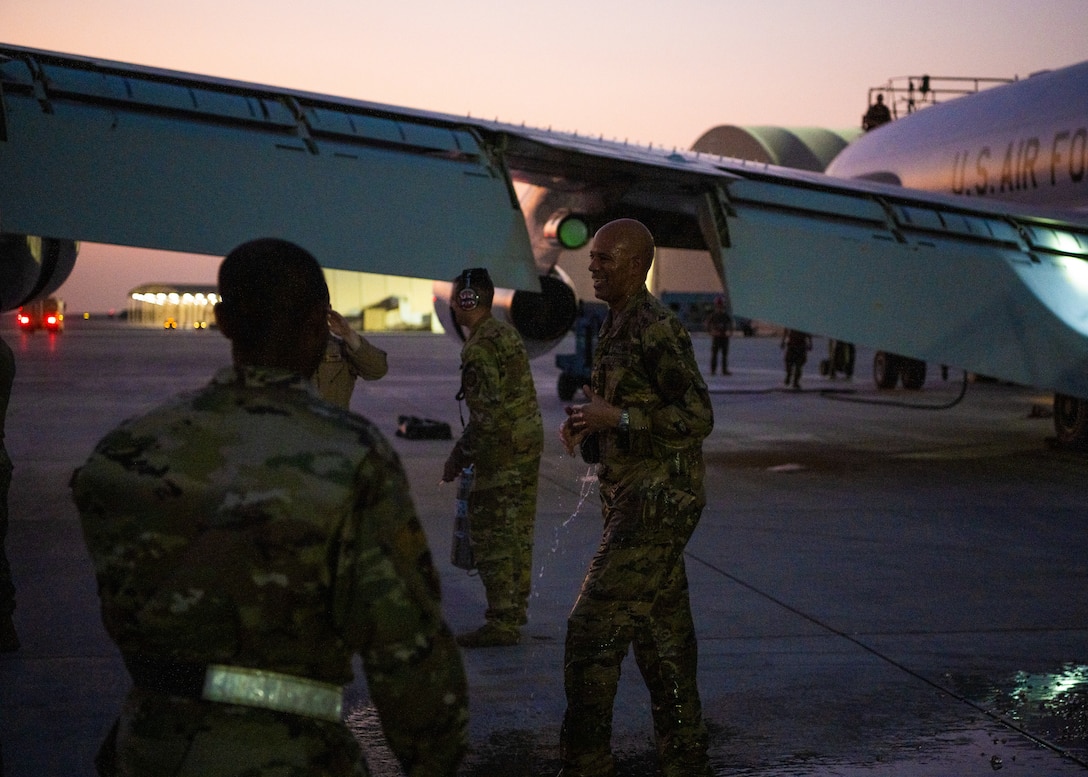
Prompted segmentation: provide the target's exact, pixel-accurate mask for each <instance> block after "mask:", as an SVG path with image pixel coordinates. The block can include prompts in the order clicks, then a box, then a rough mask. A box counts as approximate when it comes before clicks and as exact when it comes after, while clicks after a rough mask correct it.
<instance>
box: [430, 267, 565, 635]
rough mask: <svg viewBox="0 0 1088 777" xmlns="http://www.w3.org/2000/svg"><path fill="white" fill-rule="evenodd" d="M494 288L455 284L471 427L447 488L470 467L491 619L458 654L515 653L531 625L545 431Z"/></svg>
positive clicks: (463, 279)
mask: <svg viewBox="0 0 1088 777" xmlns="http://www.w3.org/2000/svg"><path fill="white" fill-rule="evenodd" d="M494 297H495V286H494V284H493V283H492V281H491V277H490V275H489V274H488V272H487V270H486V269H484V268H474V269H468V270H465V271H464V272H462V273H461V274H460V275H459V276H458V277H457V278H456V279H455V280H454V282H453V297H452V300H453V301H452V305H451V307H452V310H453V315H454V319H455V320H456V322H457V324H458V325H459V326H462V327H465V328H466V329H468V331H469V335H468V338H467V339H466V340H465V344H464V346H463V347H462V348H461V392H460V394H458V398H461V397H463V398H464V400H465V404H466V405H468V412H469V420H468V424H467V425H466V426H465V428H464V431H463V432H462V433H461V437H460V439H458V440H457V442H456V444H454V446H453V450H452V451H451V452H450V455H449V457H448V458H447V459H446V463H445V466H444V467H443V470H442V481H443V482H444V483H449V482H451V481H453V480H454V479H455V478H457V477H458V476H459V475H461V473H462V471H463V470H464V469H465V468H466V467H469V466H472V467H473V477H474V484H473V489H472V492H471V494H470V495H469V498H468V514H469V534H470V536H471V543H472V551H473V556H474V558H475V561H476V570H477V572H478V573H479V575H480V582H482V583H483V585H484V594H485V596H486V598H487V610H486V612H485V613H484V624H483V625H482V626H481V627H479V628H478V629H476V630H475V631H471V632H468V633H466V634H460V635H458V637H457V642H458V644H459V645H461V646H462V647H497V646H505V645H516V644H517V643H518V642H519V641H520V639H521V627H522V626H523V625H524V624H525V623H527V622H528V615H527V613H528V608H529V594H530V592H531V579H532V563H533V525H534V523H535V520H536V496H537V479H538V477H539V470H540V456H541V453H542V452H543V450H544V426H543V422H542V420H541V417H540V408H539V407H538V405H537V399H536V387H535V386H534V384H533V374H532V372H531V370H530V369H529V356H528V353H527V352H526V350H525V343H524V342H523V341H522V339H521V335H519V334H518V332H517V330H516V329H514V328H513V327H512V326H510V325H509V324H506V323H504V322H502V321H499V320H498V319H497V318H495V317H494V316H493V315H492V314H491V305H492V302H493V300H494Z"/></svg>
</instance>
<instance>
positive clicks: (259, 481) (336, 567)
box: [72, 367, 467, 777]
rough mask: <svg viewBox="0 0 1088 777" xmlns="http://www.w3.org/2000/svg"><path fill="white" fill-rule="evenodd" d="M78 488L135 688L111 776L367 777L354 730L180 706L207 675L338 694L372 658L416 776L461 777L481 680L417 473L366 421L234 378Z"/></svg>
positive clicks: (103, 464) (254, 371)
mask: <svg viewBox="0 0 1088 777" xmlns="http://www.w3.org/2000/svg"><path fill="white" fill-rule="evenodd" d="M72 486H73V496H74V499H75V501H76V504H77V506H78V507H79V511H80V515H81V520H82V524H83V531H84V537H85V539H86V542H87V546H88V548H89V550H90V553H91V557H92V560H93V562H94V567H95V574H96V577H97V579H98V586H99V596H100V598H101V601H102V617H103V621H104V623H105V626H106V630H107V631H108V632H109V634H110V637H111V638H112V639H113V640H114V642H116V643H117V646H118V647H119V648H120V650H121V654H122V656H123V657H124V659H125V663H126V666H127V667H128V668H129V671H130V673H132V674H133V675H134V683H135V687H134V688H133V690H132V691H131V692H130V693H129V695H128V698H127V699H126V700H125V703H124V706H123V709H122V712H121V716H120V719H119V725H118V726H117V727H116V729H115V732H116V735H115V737H114V738H113V741H112V742H111V741H110V740H107V743H106V745H105V746H104V747H103V750H102V752H101V753H100V764H102V765H101V766H100V768H102V769H103V770H104V771H105V773H112V772H111V771H110V769H111V768H117V770H118V773H121V774H128V775H155V777H162V776H163V775H200V776H201V777H211V776H213V775H224V776H226V775H231V776H232V777H234V776H236V775H243V774H244V775H247V776H248V775H252V776H253V777H257V776H258V775H266V774H267V775H272V774H275V775H292V776H301V775H314V776H315V777H316V775H349V774H350V775H366V774H367V773H368V772H367V769H366V766H365V765H364V764H363V763H362V760H361V757H360V751H359V746H358V744H357V742H356V741H355V739H354V737H353V736H352V734H351V732H350V731H349V730H348V729H347V728H346V727H345V726H344V725H343V724H342V723H340V722H328V721H324V720H320V719H317V718H314V717H306V716H302V715H294V714H288V713H284V712H277V711H271V710H267V709H261V708H258V707H252V706H240V705H235V704H224V703H218V702H212V701H206V700H204V699H202V698H200V694H199V692H198V693H196V694H190V693H186V692H182V691H179V690H178V689H177V688H175V687H174V686H176V685H179V684H180V683H181V678H178V677H175V675H178V674H180V673H184V672H185V671H187V669H186V668H187V667H191V666H197V667H201V668H202V667H203V666H204V665H207V664H210V663H218V664H229V665H231V666H235V667H254V668H261V669H266V670H271V671H276V672H282V673H286V674H289V675H294V676H296V677H304V678H311V679H313V680H318V681H322V682H325V683H330V684H333V685H334V686H338V685H343V684H344V683H347V682H350V681H351V680H352V677H353V675H352V667H351V661H352V656H353V654H355V653H358V654H359V655H360V656H361V658H362V663H363V667H364V670H365V673H366V678H367V683H368V687H369V691H370V696H371V698H372V700H373V702H374V704H375V706H376V708H377V710H378V713H379V715H380V717H381V720H382V726H383V730H384V732H385V735H386V737H387V739H388V741H389V744H390V746H391V747H392V749H393V751H394V752H395V753H396V755H397V756H398V757H399V759H400V761H401V763H402V764H403V766H404V768H405V772H406V773H407V774H409V775H413V776H415V775H452V774H453V773H454V772H455V771H456V768H457V764H458V763H459V761H460V759H461V757H462V754H463V751H464V748H465V736H466V724H467V702H466V689H465V677H464V670H463V667H462V664H461V660H460V656H459V654H458V652H457V647H456V644H455V643H454V641H453V637H452V635H451V634H450V632H449V630H448V628H447V627H446V625H445V623H444V622H443V620H442V615H441V612H440V606H439V583H438V576H437V574H436V573H435V569H434V567H433V565H432V562H431V557H430V552H429V550H428V548H427V544H426V539H425V537H424V535H423V532H422V528H421V527H420V524H419V522H418V519H417V517H416V515H415V509H414V507H413V505H412V502H411V498H410V496H409V492H408V483H407V481H406V479H405V476H404V472H403V469H402V468H401V465H400V462H399V460H398V459H397V457H396V454H395V453H394V452H393V451H392V449H391V448H390V447H389V445H388V443H387V442H386V441H385V440H384V439H383V438H382V436H381V435H380V433H379V432H378V431H377V429H376V428H375V427H374V426H373V425H372V424H371V423H370V422H369V421H367V420H365V419H363V418H361V417H359V416H356V415H353V414H351V413H348V412H345V411H343V410H341V409H340V408H337V407H335V406H333V405H331V404H329V403H327V402H324V401H323V400H321V399H320V397H319V396H318V394H317V392H316V389H315V388H314V387H313V385H312V384H311V383H310V382H308V381H306V380H304V379H303V378H302V377H301V376H299V375H295V374H292V373H289V372H285V371H282V370H275V369H270V368H258V367H245V368H242V369H236V368H227V369H225V370H223V371H221V372H220V373H219V374H217V375H216V376H215V379H214V380H213V381H212V383H211V385H210V386H208V387H207V388H205V389H203V390H201V391H198V392H194V393H192V394H188V395H184V396H181V397H178V398H177V399H175V400H174V401H172V402H170V403H168V404H166V405H164V406H162V407H161V408H159V409H157V410H155V411H153V412H151V413H150V414H148V415H147V416H144V417H143V418H139V419H136V420H132V421H128V422H126V423H124V424H122V425H121V426H120V427H119V428H118V429H116V430H115V431H113V432H111V433H110V434H109V435H107V436H106V437H105V438H104V439H103V440H102V441H101V442H100V443H99V444H98V447H97V448H96V449H95V452H94V453H93V454H92V455H91V457H90V459H88V461H87V463H86V464H85V465H84V466H83V467H82V468H81V469H79V470H77V471H76V473H75V475H74V476H73V480H72ZM114 745H115V747H116V754H115V757H116V766H115V767H113V766H111V764H110V763H109V761H110V760H111V759H112V758H113V754H111V752H110V749H111V747H112V746H114Z"/></svg>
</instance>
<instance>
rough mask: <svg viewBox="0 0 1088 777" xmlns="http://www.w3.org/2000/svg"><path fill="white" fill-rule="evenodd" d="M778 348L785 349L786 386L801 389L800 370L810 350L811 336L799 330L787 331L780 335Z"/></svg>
mask: <svg viewBox="0 0 1088 777" xmlns="http://www.w3.org/2000/svg"><path fill="white" fill-rule="evenodd" d="M779 347H780V348H785V349H786V385H787V386H793V387H794V388H795V389H799V388H801V370H802V369H803V368H804V366H805V361H807V360H808V352H809V351H811V350H812V335H810V334H809V333H808V332H802V331H801V330H799V329H787V330H786V331H785V332H783V333H782V342H781V343H779Z"/></svg>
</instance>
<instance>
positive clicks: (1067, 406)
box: [1054, 394, 1088, 450]
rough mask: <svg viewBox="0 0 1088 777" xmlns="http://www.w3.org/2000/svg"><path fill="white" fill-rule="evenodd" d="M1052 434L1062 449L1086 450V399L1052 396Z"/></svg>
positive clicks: (1087, 401) (1064, 395)
mask: <svg viewBox="0 0 1088 777" xmlns="http://www.w3.org/2000/svg"><path fill="white" fill-rule="evenodd" d="M1054 434H1055V436H1056V437H1057V440H1058V445H1059V446H1061V447H1063V448H1076V449H1078V450H1088V399H1080V398H1079V397H1071V396H1068V395H1067V394H1055V395H1054Z"/></svg>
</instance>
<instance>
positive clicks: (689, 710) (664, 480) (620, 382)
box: [560, 288, 714, 777]
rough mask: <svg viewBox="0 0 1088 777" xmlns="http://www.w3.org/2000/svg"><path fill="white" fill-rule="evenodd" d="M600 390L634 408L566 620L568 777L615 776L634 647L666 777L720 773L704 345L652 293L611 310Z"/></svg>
mask: <svg viewBox="0 0 1088 777" xmlns="http://www.w3.org/2000/svg"><path fill="white" fill-rule="evenodd" d="M592 388H593V391H594V392H595V393H596V394H598V395H600V396H602V397H603V398H604V399H605V400H606V401H607V402H609V403H610V404H612V405H615V406H618V407H621V408H623V409H625V410H627V411H628V413H629V418H630V422H629V427H628V431H627V432H622V431H621V430H619V429H616V430H608V431H607V432H598V436H599V438H600V439H599V442H600V457H601V458H600V465H599V466H598V471H597V474H598V478H599V482H600V490H601V505H602V511H603V516H604V531H603V536H602V538H601V544H600V547H599V548H598V550H597V554H596V555H595V556H594V558H593V560H592V562H591V563H590V566H589V570H588V572H587V573H586V577H585V580H584V581H583V583H582V590H581V593H580V594H579V596H578V600H577V602H575V605H574V608H573V610H572V611H571V614H570V617H569V619H568V621H567V642H566V657H565V671H564V681H565V684H566V693H567V710H566V715H565V717H564V720H563V728H562V733H561V739H560V749H561V754H562V758H563V765H564V769H563V775H564V777H590V776H592V777H603V776H605V775H607V776H609V777H610V776H611V775H614V774H615V767H614V765H613V760H612V753H611V749H610V739H611V734H612V707H613V702H614V699H615V695H616V688H617V685H618V682H619V676H620V665H621V663H622V662H623V658H624V656H625V655H626V654H627V649H628V646H629V645H631V644H632V643H633V645H634V653H635V659H636V661H637V663H638V666H639V669H640V670H641V672H642V676H643V678H644V680H645V682H646V685H647V687H648V688H649V691H650V700H651V705H652V710H653V720H654V734H655V737H656V741H657V750H658V756H659V760H660V762H661V766H662V769H663V772H664V774H665V775H666V776H667V777H702V776H703V775H708V774H709V773H710V772H709V763H708V760H707V752H706V749H707V733H706V727H705V725H704V723H703V720H702V711H701V706H700V701H699V692H698V689H697V687H696V682H695V676H696V657H697V656H696V654H697V647H696V641H695V630H694V626H693V624H692V618H691V607H690V603H689V601H688V584H687V576H686V573H685V571H684V559H683V551H684V546H685V545H686V544H687V541H688V538H689V537H690V536H691V534H692V531H694V529H695V525H696V523H697V522H698V520H699V516H700V513H701V512H702V509H703V506H704V505H705V503H706V497H705V492H704V489H703V473H704V466H703V455H702V441H703V438H705V437H706V436H707V435H708V434H709V433H710V431H711V429H712V427H713V424H714V419H713V415H712V410H711V406H710V397H709V394H708V393H707V389H706V384H705V383H704V382H703V379H702V377H701V375H700V374H699V368H698V366H697V365H696V362H695V356H694V353H693V351H692V346H691V339H690V337H689V335H688V333H687V332H686V331H685V330H684V328H683V326H682V325H681V324H680V322H679V321H678V320H677V318H676V317H675V316H674V315H673V314H672V313H671V312H670V311H668V310H667V309H666V308H665V307H664V306H662V305H661V304H660V303H659V302H658V301H657V300H656V299H654V298H653V297H652V296H650V294H649V293H648V292H647V291H646V289H645V288H643V289H642V290H640V291H639V292H637V293H636V294H635V295H634V297H633V298H632V299H631V300H630V301H629V302H628V303H627V304H626V306H625V307H624V309H623V310H622V311H621V312H620V313H618V314H614V313H611V312H610V313H609V315H608V318H607V319H606V320H605V323H604V326H603V327H602V329H601V338H600V342H599V344H598V346H597V351H596V353H595V354H594V364H593V378H592Z"/></svg>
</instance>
